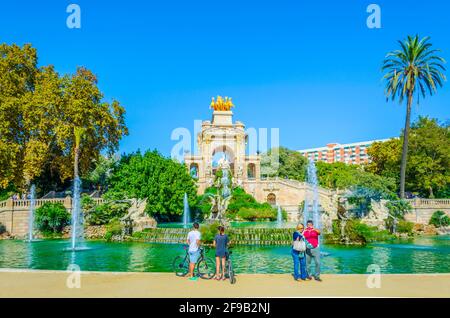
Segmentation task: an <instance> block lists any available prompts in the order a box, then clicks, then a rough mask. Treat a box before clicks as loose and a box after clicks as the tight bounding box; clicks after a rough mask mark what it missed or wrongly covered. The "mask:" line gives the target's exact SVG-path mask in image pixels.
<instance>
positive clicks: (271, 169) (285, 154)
mask: <svg viewBox="0 0 450 318" xmlns="http://www.w3.org/2000/svg"><path fill="white" fill-rule="evenodd" d="M277 154H278V158H277V156H276V155H277ZM261 157H262V158H261V175H264V176H267V177H280V178H288V179H293V180H298V181H305V175H306V166H307V164H308V160H307V159H306V158H305V157H303V155H302V154H301V153H299V152H298V151H295V150H290V149H287V148H285V147H280V148H275V149H271V150H269V151H268V152H267V153H265V154H263V155H262V156H261ZM277 159H278V161H277V162H274V161H276V160H277Z"/></svg>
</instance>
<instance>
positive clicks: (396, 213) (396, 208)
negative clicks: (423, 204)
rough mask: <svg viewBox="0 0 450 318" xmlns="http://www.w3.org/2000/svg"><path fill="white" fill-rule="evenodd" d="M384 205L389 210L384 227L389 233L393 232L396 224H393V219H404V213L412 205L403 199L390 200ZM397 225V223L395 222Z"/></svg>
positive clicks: (409, 209)
mask: <svg viewBox="0 0 450 318" xmlns="http://www.w3.org/2000/svg"><path fill="white" fill-rule="evenodd" d="M386 207H387V208H388V210H389V215H390V216H389V217H388V218H387V219H386V220H385V222H386V228H388V229H389V230H390V231H391V233H392V232H394V229H395V228H396V226H394V219H395V220H397V221H398V222H397V223H399V222H401V221H402V220H404V219H405V214H406V213H408V212H409V211H411V209H412V207H411V205H410V204H409V202H408V201H405V200H392V201H389V202H387V203H386ZM397 226H398V224H397Z"/></svg>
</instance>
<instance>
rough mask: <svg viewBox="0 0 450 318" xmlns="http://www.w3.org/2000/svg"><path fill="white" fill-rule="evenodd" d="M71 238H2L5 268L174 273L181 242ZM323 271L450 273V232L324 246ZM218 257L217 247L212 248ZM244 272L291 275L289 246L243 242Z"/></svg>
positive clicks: (239, 252) (240, 265)
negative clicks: (81, 241) (82, 245)
mask: <svg viewBox="0 0 450 318" xmlns="http://www.w3.org/2000/svg"><path fill="white" fill-rule="evenodd" d="M69 246H70V242H69V241H51V240H46V241H40V242H33V243H27V242H23V241H10V240H4V241H0V268H30V269H49V270H66V269H67V267H68V266H69V264H77V265H78V266H80V269H81V270H83V271H129V272H143V271H146V272H170V271H171V264H172V260H173V258H174V257H175V256H177V255H182V254H183V249H182V247H181V245H176V244H174V245H171V244H149V243H106V242H99V241H89V242H86V247H87V248H88V249H87V250H84V251H78V252H71V251H65V249H66V248H67V247H69ZM322 252H324V253H325V256H323V257H322V271H323V272H324V273H344V274H347V273H366V271H367V266H369V265H370V264H378V265H379V266H380V268H381V271H382V272H383V273H449V272H450V236H440V237H421V238H417V239H415V240H414V241H399V242H395V243H379V244H373V245H370V246H366V247H342V246H331V245H328V246H323V247H322ZM209 256H213V251H210V252H209ZM233 264H234V265H235V268H236V270H237V272H239V273H290V272H291V271H292V257H291V255H290V248H289V247H287V246H284V247H279V246H270V247H269V246H267V247H264V246H239V247H235V248H234V249H233Z"/></svg>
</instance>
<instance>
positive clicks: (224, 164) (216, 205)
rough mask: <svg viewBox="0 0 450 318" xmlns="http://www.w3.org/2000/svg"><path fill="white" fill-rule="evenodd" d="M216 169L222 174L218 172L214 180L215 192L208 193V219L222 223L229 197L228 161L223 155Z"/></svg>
mask: <svg viewBox="0 0 450 318" xmlns="http://www.w3.org/2000/svg"><path fill="white" fill-rule="evenodd" d="M218 171H221V172H222V175H221V176H220V174H218V175H217V180H216V182H215V186H216V189H217V193H216V194H209V199H210V201H211V216H210V218H209V221H220V222H222V223H224V222H225V212H226V210H227V207H228V203H229V202H230V199H231V188H230V185H231V180H230V163H229V162H228V160H227V159H226V158H225V157H223V158H221V159H220V160H219V162H218Z"/></svg>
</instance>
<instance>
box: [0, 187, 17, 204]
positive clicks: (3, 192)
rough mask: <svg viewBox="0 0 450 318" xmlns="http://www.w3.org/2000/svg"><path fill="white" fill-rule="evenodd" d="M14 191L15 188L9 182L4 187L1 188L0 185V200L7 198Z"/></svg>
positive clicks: (15, 190) (15, 191)
mask: <svg viewBox="0 0 450 318" xmlns="http://www.w3.org/2000/svg"><path fill="white" fill-rule="evenodd" d="M14 193H17V189H16V188H15V187H14V185H13V184H9V185H8V186H7V187H6V188H5V189H2V188H1V187H0V201H4V200H7V199H8V198H10V197H11V196H12V195H13V194H14Z"/></svg>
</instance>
